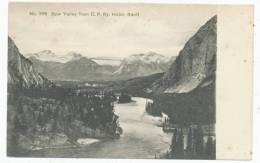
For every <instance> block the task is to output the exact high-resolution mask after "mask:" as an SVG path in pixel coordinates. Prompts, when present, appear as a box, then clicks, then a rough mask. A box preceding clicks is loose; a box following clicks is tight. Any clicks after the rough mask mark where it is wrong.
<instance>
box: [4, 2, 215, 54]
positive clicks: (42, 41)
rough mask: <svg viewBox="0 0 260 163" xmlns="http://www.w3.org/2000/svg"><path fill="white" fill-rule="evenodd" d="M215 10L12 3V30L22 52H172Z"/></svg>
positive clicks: (175, 7)
mask: <svg viewBox="0 0 260 163" xmlns="http://www.w3.org/2000/svg"><path fill="white" fill-rule="evenodd" d="M216 10H217V7H216V6H207V5H196V6H194V5H160V4H159V5H155V4H154V5H151V4H150V5H149V4H146V5H140V4H139V5H137V4H131V5H130V4H55V3H53V4H46V3H45V4H44V3H42V4H39V3H38V4H35V3H30V4H28V3H27V4H25V3H11V4H9V27H8V30H9V31H8V34H9V36H10V37H11V38H12V39H13V40H14V41H15V43H16V45H17V46H18V48H19V50H20V52H21V53H22V54H24V55H26V54H28V53H37V52H40V51H42V50H52V51H53V52H54V53H56V54H57V55H64V54H66V53H68V52H71V51H75V52H78V53H81V54H82V55H84V56H87V57H101V56H102V57H117V58H124V57H126V56H129V55H131V54H138V53H146V52H150V51H153V52H156V53H160V54H162V55H165V56H168V57H171V56H177V55H178V52H179V51H180V50H181V49H182V48H183V46H184V44H185V42H186V41H187V40H188V39H189V38H190V37H191V36H192V35H193V34H195V32H196V31H197V30H198V29H199V27H200V26H202V25H203V24H204V23H205V22H206V21H207V20H209V19H210V18H211V17H212V16H214V15H216ZM40 12H43V13H47V15H45V14H43V15H39V13H40ZM91 12H92V13H95V14H97V12H100V13H101V14H103V13H107V14H109V16H107V15H104V16H90V13H91ZM32 13H33V14H32ZM52 13H56V14H57V13H59V14H60V15H58V16H53V15H51V14H52ZM65 13H70V14H71V13H74V15H75V14H76V16H68V15H65ZM79 13H84V15H83V14H81V15H79ZM112 13H114V14H116V13H117V14H118V13H121V14H125V16H112ZM127 13H133V14H136V15H135V16H127ZM87 14H89V15H87Z"/></svg>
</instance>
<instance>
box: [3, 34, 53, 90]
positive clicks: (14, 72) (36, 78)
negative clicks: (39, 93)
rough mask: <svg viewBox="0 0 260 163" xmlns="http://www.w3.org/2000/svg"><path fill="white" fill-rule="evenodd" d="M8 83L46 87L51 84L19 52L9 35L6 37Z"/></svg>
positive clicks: (29, 86)
mask: <svg viewBox="0 0 260 163" xmlns="http://www.w3.org/2000/svg"><path fill="white" fill-rule="evenodd" d="M8 84H10V85H14V86H16V87H19V88H21V87H23V88H31V87H38V88H46V87H50V86H51V85H52V83H51V82H50V81H49V80H47V79H46V78H45V77H44V76H42V75H41V74H39V73H38V72H37V71H36V70H35V68H34V67H33V64H32V62H31V61H30V60H28V59H26V58H25V57H24V56H23V55H22V54H21V53H20V52H19V49H18V48H17V46H16V45H15V43H14V41H13V40H12V39H11V38H10V37H8Z"/></svg>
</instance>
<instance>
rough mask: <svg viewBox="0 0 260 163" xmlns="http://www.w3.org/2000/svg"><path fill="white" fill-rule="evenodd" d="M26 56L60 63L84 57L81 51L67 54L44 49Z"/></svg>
mask: <svg viewBox="0 0 260 163" xmlns="http://www.w3.org/2000/svg"><path fill="white" fill-rule="evenodd" d="M26 56H27V58H33V59H37V60H40V61H49V62H60V63H66V62H68V61H72V60H77V59H80V58H82V57H83V56H82V55H81V54H80V53H76V52H73V51H71V52H69V53H67V54H65V55H57V54H55V53H54V52H52V51H51V50H43V51H40V52H38V53H31V54H27V55H26Z"/></svg>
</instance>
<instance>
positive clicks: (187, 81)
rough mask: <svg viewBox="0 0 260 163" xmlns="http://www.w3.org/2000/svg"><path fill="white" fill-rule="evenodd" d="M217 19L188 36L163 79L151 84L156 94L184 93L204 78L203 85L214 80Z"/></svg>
mask: <svg viewBox="0 0 260 163" xmlns="http://www.w3.org/2000/svg"><path fill="white" fill-rule="evenodd" d="M216 22H217V17H216V16H215V17H213V18H211V19H210V20H209V21H208V22H207V23H206V24H205V25H203V26H202V27H201V28H200V29H199V30H198V32H197V33H196V34H195V35H194V36H192V37H191V38H190V39H189V41H188V42H187V43H186V44H185V46H184V48H183V49H182V50H181V51H180V53H179V55H178V57H177V58H176V60H175V61H174V63H173V64H172V65H171V67H170V68H169V70H168V71H167V72H166V73H165V75H164V76H163V78H161V79H160V80H158V81H157V82H156V83H154V84H153V90H154V92H155V93H187V92H190V91H192V90H194V89H195V88H197V87H198V86H199V85H201V84H202V83H203V82H204V81H205V79H206V78H207V79H208V80H207V83H205V84H207V85H209V84H210V83H212V82H213V78H212V77H213V76H215V71H216V52H217V47H216V40H217V37H216V32H217V31H216ZM210 78H212V79H210Z"/></svg>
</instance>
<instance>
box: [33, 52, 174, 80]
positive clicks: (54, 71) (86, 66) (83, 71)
mask: <svg viewBox="0 0 260 163" xmlns="http://www.w3.org/2000/svg"><path fill="white" fill-rule="evenodd" d="M41 55H43V56H41ZM28 56H29V59H30V60H31V61H32V62H33V64H34V66H35V67H36V69H37V70H38V71H39V72H40V73H42V74H44V75H45V76H46V77H48V78H49V79H52V80H66V81H67V80H78V81H95V80H104V81H108V80H122V79H130V78H135V77H140V76H147V75H151V74H155V73H158V72H164V71H166V70H167V68H168V67H169V60H170V59H169V58H167V57H165V56H163V55H160V54H157V53H154V52H149V53H144V54H134V55H131V56H129V57H127V58H125V59H123V60H122V61H121V60H120V59H114V58H109V57H95V58H94V57H92V58H91V57H89V58H88V57H84V56H83V55H81V54H78V53H68V55H67V57H65V58H66V59H64V56H63V58H62V60H61V57H60V56H58V55H56V54H54V53H53V52H52V51H49V50H47V51H46V50H45V51H43V53H42V52H40V53H39V54H33V55H28ZM52 56H53V57H54V58H49V57H52ZM65 60H66V62H65ZM118 62H119V63H121V64H120V65H119V64H118Z"/></svg>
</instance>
